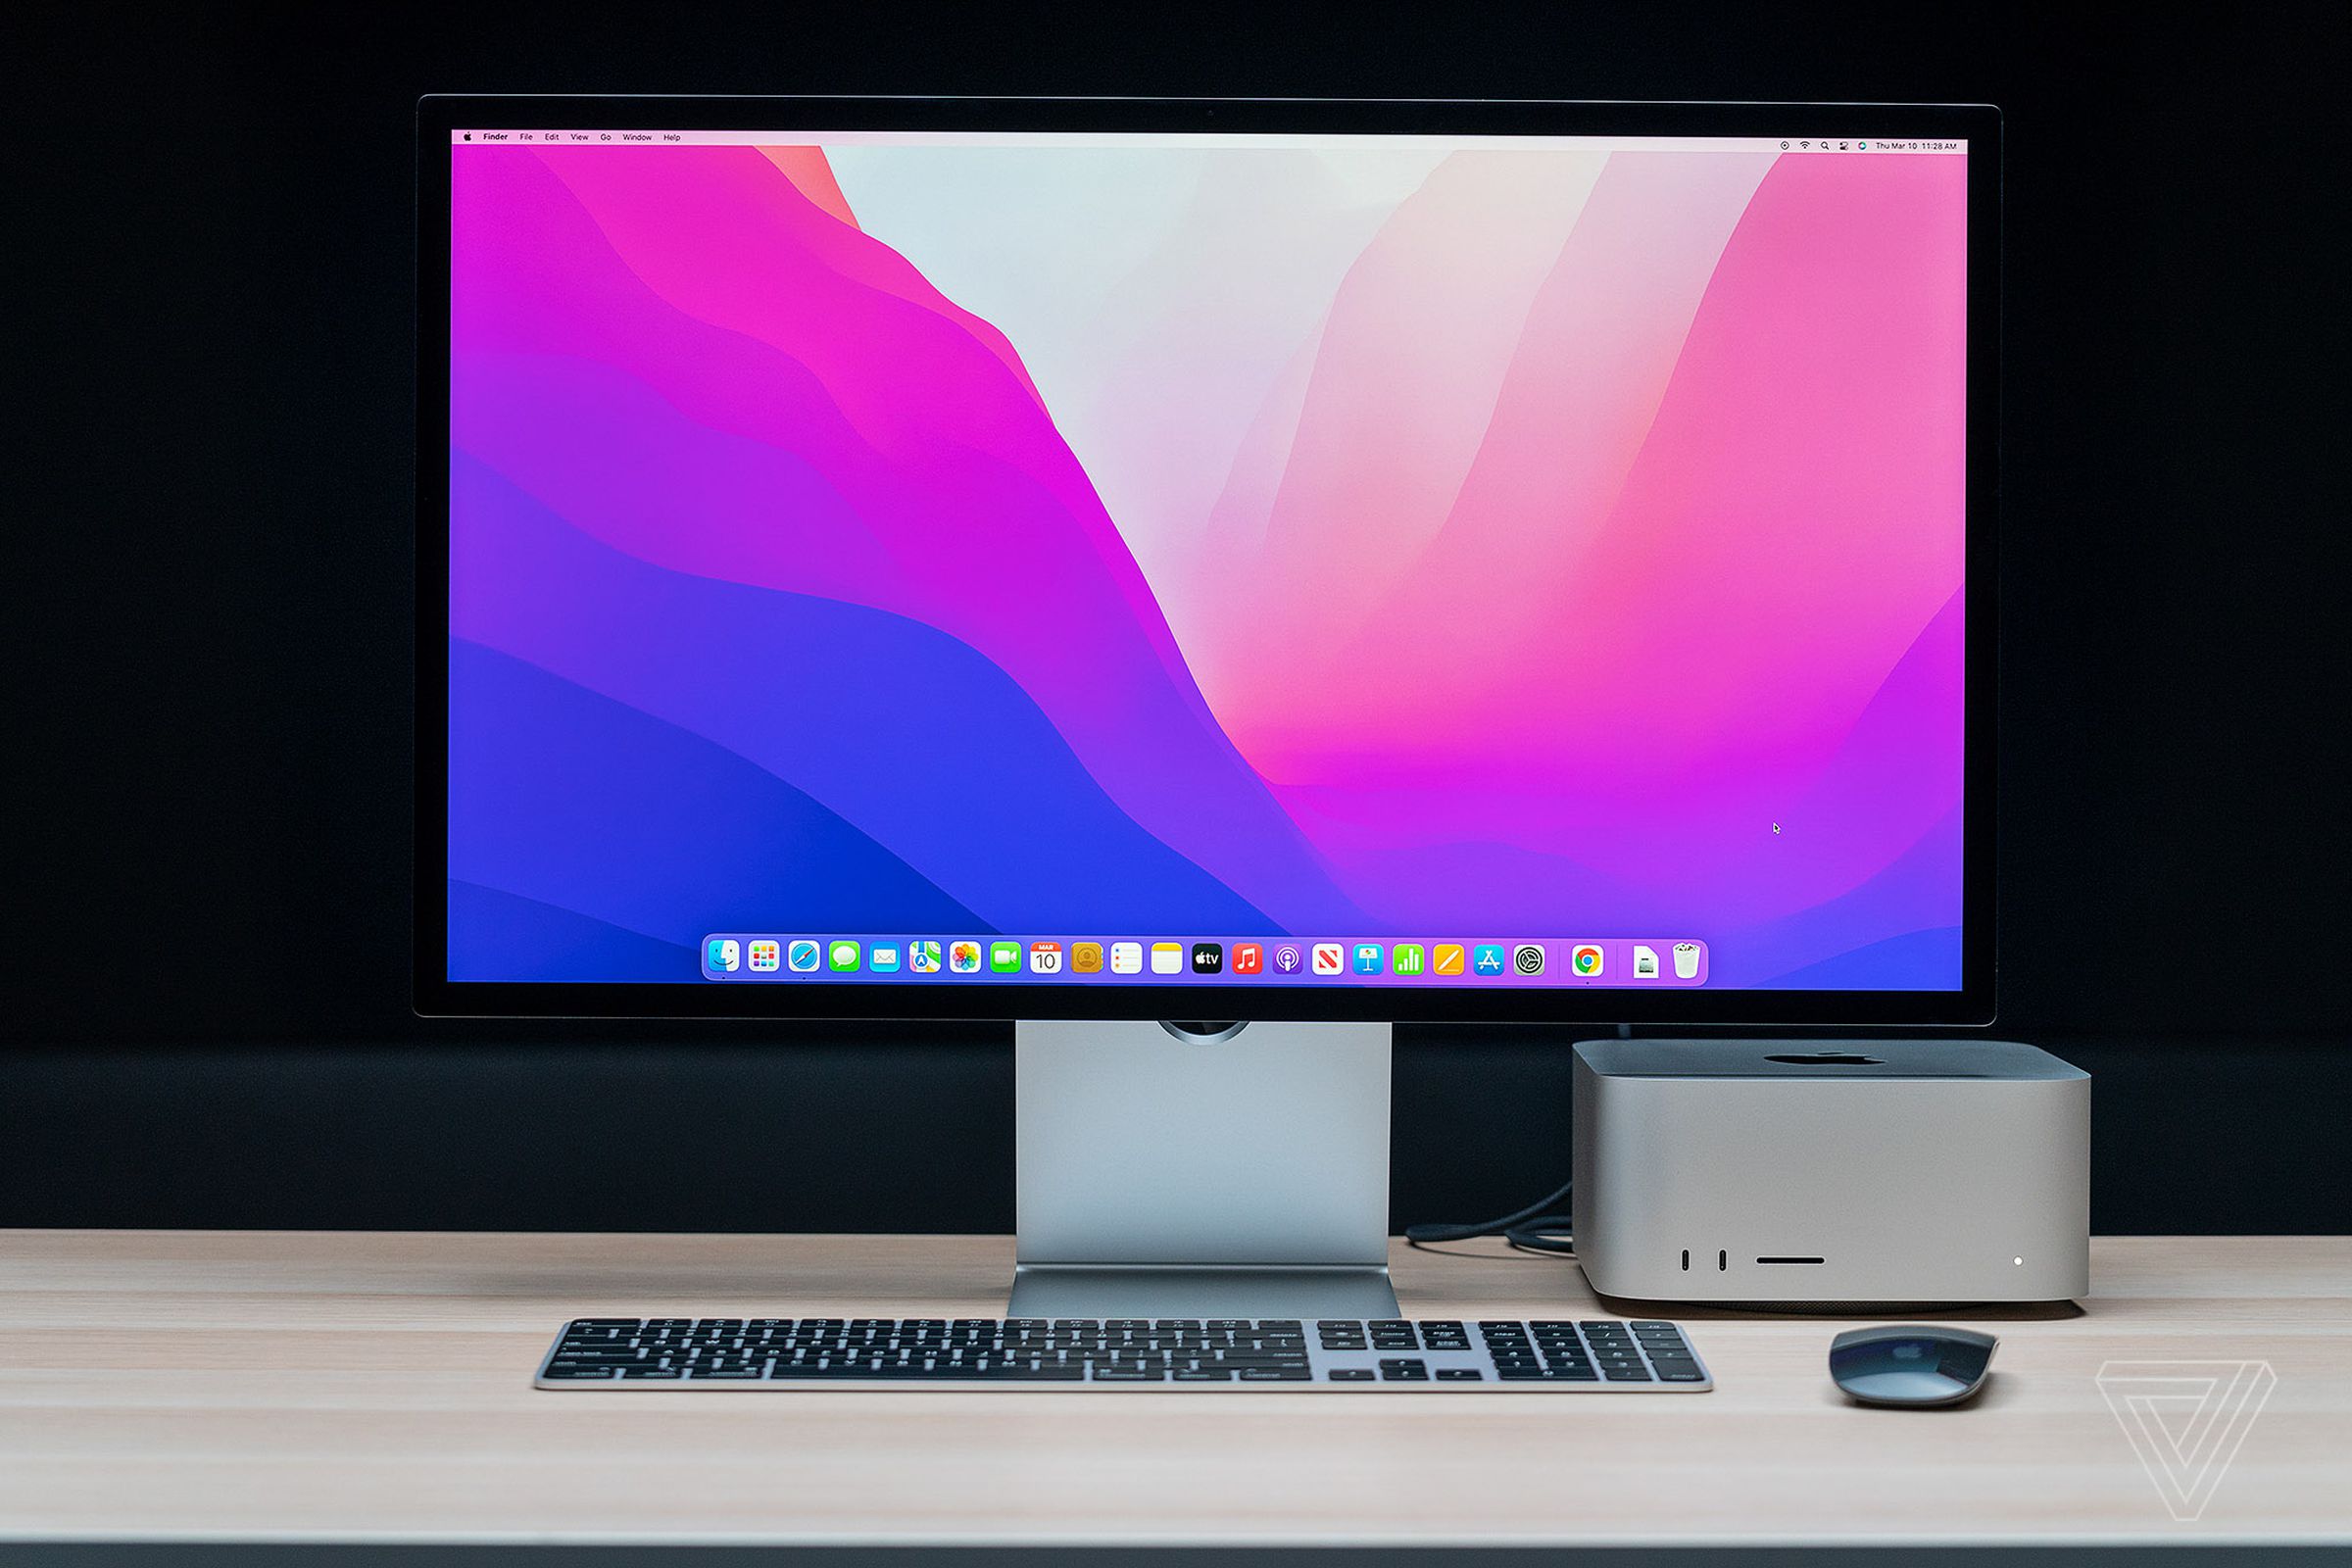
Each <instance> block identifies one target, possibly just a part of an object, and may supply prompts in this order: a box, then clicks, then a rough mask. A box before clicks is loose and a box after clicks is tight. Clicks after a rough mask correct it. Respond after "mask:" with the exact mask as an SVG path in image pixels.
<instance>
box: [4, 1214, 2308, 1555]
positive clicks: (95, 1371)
mask: <svg viewBox="0 0 2352 1568" xmlns="http://www.w3.org/2000/svg"><path fill="white" fill-rule="evenodd" d="M1454 1251H1455V1252H1456V1253H1457V1254H1460V1255H1440V1254H1437V1253H1432V1252H1424V1251H1415V1250H1409V1249H1406V1248H1403V1247H1402V1246H1401V1245H1399V1247H1398V1249H1397V1256H1396V1272H1397V1287H1398V1291H1399V1294H1400V1295H1401V1297H1402V1298H1403V1300H1404V1305H1405V1310H1406V1311H1407V1312H1408V1313H1410V1314H1413V1315H1416V1316H1424V1317H1478V1316H1482V1315H1484V1316H1559V1315H1569V1316H1575V1315H1596V1314H1601V1313H1602V1310H1603V1309H1601V1308H1599V1307H1598V1306H1596V1305H1595V1303H1594V1302H1593V1299H1592V1298H1591V1297H1590V1296H1589V1295H1588V1294H1587V1293H1586V1291H1585V1288H1584V1282H1583V1277H1582V1276H1581V1275H1580V1274H1579V1273H1577V1271H1576V1270H1575V1269H1574V1268H1573V1267H1571V1266H1569V1265H1566V1264H1564V1263H1561V1262H1558V1261H1555V1260H1551V1259H1545V1258H1537V1257H1533V1256H1526V1255H1521V1254H1516V1253H1510V1252H1507V1251H1505V1250H1501V1249H1499V1248H1497V1247H1494V1246H1489V1245H1485V1244H1473V1245H1471V1246H1468V1247H1464V1248H1461V1249H1456V1250H1454ZM1011 1261H1012V1252H1011V1245H1010V1243H1009V1242H1008V1241H1006V1240H1005V1239H1001V1238H920V1237H839V1236H834V1237H818V1236H776V1237H752V1236H512V1235H418V1234H403V1235H386V1234H367V1235H362V1234H288V1233H253V1232H233V1233H224V1232H208V1233H196V1232H79V1231H75V1232H61V1231H0V1539H8V1540H19V1541H23V1540H27V1539H47V1540H72V1539H81V1540H88V1539H113V1540H132V1539H150V1540H152V1539H175V1540H204V1539H212V1540H222V1539H228V1540H256V1541H258V1540H310V1541H441V1542H512V1541H534V1540H535V1541H577V1542H590V1541H617V1540H639V1541H644V1540H663V1541H700V1542H710V1543H716V1542H722V1541H735V1542H777V1543H783V1542H799V1543H833V1544H851V1543H873V1544H880V1543H916V1542H937V1543H948V1542H954V1543H992V1544H1019V1543H1048V1542H1054V1543H1094V1544H1111V1543H1239V1542H1256V1543H1277V1542H1282V1543H1329V1544H1372V1543H1394V1544H1439V1543H1455V1542H1459V1543H1472V1542H1476V1543H1503V1542H1515V1543H1551V1544H1573V1543H1588V1544H1603V1543H1616V1544H1632V1543H1670V1542H1671V1543H1730V1542H1746V1543H1756V1544H1765V1543H1809V1542H1824V1543H1826V1542H1855V1543H1859V1542H1880V1543H1893V1542H1924V1541H1935V1542H1964V1541H1965V1542H1980V1543H1985V1542H2011V1543H2026V1542H2043V1543H2067V1542H2090V1541H2137V1542H2189V1541H2202V1542H2208V1543H2210V1542H2217V1541H2236V1542H2253V1541H2271V1542H2288V1541H2305V1542H2310V1541H2330V1542H2339V1543H2340V1542H2345V1541H2352V1239H2347V1238H2317V1237H2302V1238H2130V1239H2111V1240H2104V1241H2101V1242H2099V1243H2098V1244H2097V1245H2096V1247H2095V1249H2094V1251H2093V1254H2092V1269H2091V1277H2092V1280H2093V1289H2094V1295H2093V1297H2092V1299H2090V1300H2088V1301H2086V1302H2084V1303H2083V1310H2082V1312H2081V1313H2080V1314H2068V1315H2064V1316H2055V1317H2041V1318H2023V1317H2017V1316H2007V1315H1999V1314H1992V1315H1985V1316H1976V1317H1962V1318H1958V1319H1955V1320H1956V1321H1964V1322H1977V1323H1984V1324H1988V1325H1989V1326H1991V1327H1992V1328H1993V1329H1994V1331H1995V1332H1997V1333H1999V1334H2000V1336H2001V1338H2002V1345H2001V1349H2000V1352H1999V1355H1998V1357H1997V1358H1996V1359H1995V1361H1994V1367H1995V1371H1994V1377H1993V1382H1992V1383H1991V1385H1990V1386H1989V1387H1988V1388H1987V1389H1986V1391H1985V1395H1984V1396H1983V1397H1981V1398H1980V1399H1979V1400H1978V1401H1977V1402H1976V1403H1975V1404H1974V1405H1971V1406H1968V1407H1964V1408H1962V1409H1958V1410H1952V1411H1945V1412H1911V1411H1881V1410H1869V1409H1863V1408H1859V1407H1856V1406H1852V1405H1849V1404H1848V1403H1847V1402H1846V1401H1845V1400H1844V1399H1843V1398H1842V1397H1840V1396H1839V1395H1838V1393H1837V1392H1836V1391H1835V1390H1834V1389H1833V1388H1832V1387H1831V1385H1830V1383H1829V1380H1828V1378H1827V1376H1826V1374H1825V1372H1824V1370H1823V1358H1824V1354H1825V1351H1826V1348H1827V1346H1828V1342H1829V1339H1830V1336H1831V1335H1832V1334H1833V1333H1834V1332H1836V1331H1837V1330H1838V1329H1839V1328H1843V1327H1846V1326H1848V1323H1847V1321H1846V1320H1832V1319H1823V1318H1788V1317H1769V1316H1758V1315H1752V1314H1726V1313H1710V1312H1705V1311H1700V1310H1695V1309H1694V1310H1688V1311H1684V1312H1680V1313H1677V1314H1674V1315H1676V1316H1678V1317H1679V1318H1680V1319H1681V1320H1682V1321H1684V1322H1686V1323H1687V1324H1689V1325H1690V1326H1691V1334H1692V1337H1693V1339H1694V1340H1695V1341H1696V1343H1697V1344H1698V1346H1699V1348H1700V1351H1701V1353H1702V1354H1703V1355H1705V1356H1706V1358H1707V1360H1708V1362H1709V1363H1710V1364H1711V1365H1712V1367H1713V1368H1714V1371H1715V1375H1716V1379H1717V1383H1718V1388H1717V1390H1716V1392H1714V1393H1711V1394H1705V1395H1697V1396H1654V1397H1641V1396H1634V1397H1624V1396H1597V1397H1596V1396H1589V1395H1586V1396H1580V1395H1566V1396H1561V1397H1540V1396H1525V1395H1521V1396H1487V1397H1482V1396H1478V1395H1472V1394H1464V1395H1458V1396H1451V1397H1437V1396H1428V1395H1421V1396H1415V1395H1401V1394H1399V1395H1388V1394H1352V1393H1336V1392H1335V1393H1311V1394H1310V1393H1293V1392H1257V1391H1252V1392H1250V1393H1241V1392H1238V1391H1234V1392H1224V1393H1186V1394H1175V1393H1162V1394H1149V1393H1132V1394H1130V1393H1114V1394H1066V1393H1050V1392H1037V1393H1005V1392H994V1391H992V1392H972V1391H954V1392H921V1393H899V1392H887V1393H872V1394H867V1393H843V1392H832V1393H788V1392H775V1393H730V1394H719V1393H707V1394H701V1395H696V1394H689V1393H672V1392H648V1393H626V1394H623V1393H593V1392H563V1393H539V1392H535V1391H533V1390H532V1388H531V1387H530V1377H531V1373H532V1370H533V1369H534V1367H535V1365H536V1363H537V1361H538V1359H539V1356H540V1354H541V1352H542V1351H543V1350H544V1349H545V1348H546V1346H547V1343H548V1340H549V1338H550V1336H551V1335H552V1334H553V1332H554V1331H555V1329H556V1328H557V1326H558V1325H559V1324H561V1323H562V1322H563V1321H564V1320H565V1319H566V1318H569V1317H573V1316H591V1315H606V1314H629V1313H635V1314H644V1315H649V1316H651V1315H661V1316H685V1315H690V1314H699V1315H706V1316H734V1315H760V1316H772V1315H809V1314H813V1313H817V1312H824V1313H827V1314H838V1315H858V1314H867V1315H877V1316H880V1315H901V1316H918V1315H919V1316H948V1317H954V1316H987V1315H996V1314H999V1313H1001V1312H1002V1311H1003V1309H1004V1304H1005V1301H1004V1290H1005V1284H1006V1282H1007V1280H1008V1278H1009V1272H1010V1268H1011ZM2151 1358H2191V1359H2196V1358H2205V1359H2217V1358H2227V1359H2232V1360H2234V1359H2246V1358H2260V1359H2264V1360H2267V1361H2268V1362H2270V1364H2271V1365H2272V1367H2273V1368H2274V1369H2275V1370H2276V1372H2277V1375H2278V1384H2277V1388H2276V1391H2275V1392H2274V1394H2273V1395H2272V1397H2271V1398H2270V1401H2269V1405H2268V1407H2267V1409H2266V1410H2265V1411H2264V1412H2263V1414H2262V1416H2261V1418H2260V1419H2259V1420H2258V1421H2257V1422H2256V1423H2255V1425H2254V1427H2253V1428H2252V1431H2251V1434H2250V1436H2248V1437H2247V1438H2246V1440H2245V1443H2244V1446H2243V1447H2242V1448H2241V1449H2240V1450H2239V1452H2238V1454H2237V1457H2236V1461H2235V1463H2234V1465H2233V1467H2232V1468H2231V1469H2230V1470H2229V1473H2228V1475H2227V1477H2226V1479H2225V1480H2224V1481H2223V1483H2222V1485H2221V1487H2220V1489H2219V1491H2218V1493H2217V1494H2216V1495H2215V1496H2214V1497H2213V1500H2212V1501H2211V1503H2210V1504H2209V1506H2208V1507H2207V1508H2206V1510H2205V1513H2204V1516H2203V1518H2202V1519H2201V1520H2198V1521H2196V1522H2193V1523H2176V1522H2174V1520H2173V1519H2172V1518H2171V1516H2170V1515H2169V1514H2168V1512H2167V1511H2166V1509H2165V1507H2164V1506H2163V1504H2162V1503H2161V1501H2160V1500H2159V1496H2158V1494H2157V1491H2156V1489H2155V1487H2154V1485H2153V1484H2152V1482H2151V1481H2150V1479H2149V1477H2148V1475H2147V1474H2145V1473H2144V1472H2143V1471H2142V1469H2141V1467H2140V1464H2139V1462H2138V1461H2137V1460H2136V1459H2135V1458H2134V1457H2133V1454H2132V1450H2131V1446H2130V1445H2129V1443H2128V1442H2127V1441H2126V1439H2125V1436H2124V1433H2123V1431H2122V1429H2121V1428H2120V1427H2119V1426H2118V1424H2117V1421H2116V1419H2115V1417H2114V1416H2113V1415H2112V1414H2111V1413H2110V1412H2109V1410H2108V1408H2107V1406H2106V1404H2105V1402H2104V1401H2103V1400H2102V1399H2101V1397H2100V1394H2099V1391H2098V1389H2097V1388H2096V1386H2095V1384H2094V1377H2095V1375H2096V1374H2097V1372H2098V1370H2099V1366H2100V1364H2101V1363H2102V1362H2104V1361H2107V1360H2109V1359H2151Z"/></svg>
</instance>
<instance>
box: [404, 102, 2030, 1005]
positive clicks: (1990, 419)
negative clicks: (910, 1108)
mask: <svg viewBox="0 0 2352 1568" xmlns="http://www.w3.org/2000/svg"><path fill="white" fill-rule="evenodd" d="M550 126H563V127H564V128H582V129H598V128H609V129H625V128H646V127H661V128H666V129H676V130H734V129H741V130H793V129H809V130H1013V131H1082V132H1083V131H1129V132H1183V131H1192V132H1201V131H1244V132H1260V133H1286V132H1287V133H1299V132H1323V133H1346V134H1355V135H1397V134H1416V133H1418V134H1440V135H1462V134H1472V135H1632V136H1652V135H1654V136H1711V135H1712V136H1787V135H1791V134H1798V133H1802V134H1806V135H1813V136H1819V135H1823V134H1827V135H1830V136H1838V137H1865V136H1890V137H1902V138H1905V139H1921V140H1928V139H1964V140H1966V141H1967V142H1968V144H1969V151H1968V296H1967V298H1968V345H1967V364H1968V410H1967V417H1966V430H1967V478H1966V496H1967V519H1966V526H1967V542H1966V573H1967V576H1966V591H1967V598H1966V601H1965V606H1964V612H1965V614H1964V628H1963V635H1964V637H1965V639H1966V645H1967V646H1966V659H1965V666H1964V667H1965V674H1964V679H1965V683H1966V702H1965V709H1966V713H1965V726H1966V734H1965V738H1964V747H1965V757H1964V765H1963V785H1962V787H1963V791H1964V796H1963V800H1962V808H1961V832H1962V878H1961V881H1962V886H1961V974H1962V984H1961V987H1960V989H1958V990H1954V991H1799V990H1788V991H1782V990H1714V989H1710V988H1705V987H1700V988H1696V989H1681V988H1666V989H1660V990H1642V989H1639V988H1633V987H1609V986H1597V987H1575V986H1568V987H1551V988H1543V989H1536V988H1521V987H1507V988H1504V987H1497V988H1495V989H1493V990H1484V989H1481V988H1479V987H1476V986H1452V987H1435V986H1433V987H1430V988H1428V989H1418V988H1415V989H1406V988H1400V987H1394V986H1378V987H1373V986H1352V985H1348V984H1345V983H1337V984H1308V985H1274V984H1264V983H1258V982H1249V983H1236V984H1230V985H1224V986H1203V985H1199V984H1192V985H1181V986H1154V985H1124V984H1120V985H1107V984H1106V985H1081V984H1058V985H1048V984H1034V983H1024V982H1017V981H1005V982H1000V981H996V980H993V979H992V980H986V981H946V982H944V983H938V984H931V983H925V982H920V981H908V982H902V983H899V984H893V985H877V984H872V983H860V984H843V983H827V982H824V981H809V982H802V981H788V982H781V983H775V984H758V985H755V984H733V985H724V984H715V983H712V982H710V981H708V980H703V979H700V978H691V979H684V980H679V981H674V982H670V981H663V982H579V983H556V982H540V981H512V982H510V981H453V980H451V979H449V978H448V961H449V931H448V908H449V906H448V899H447V896H446V888H447V885H448V836H449V801H448V790H447V782H448V770H449V755H448V720H449V522H450V519H449V443H448V441H447V440H446V438H444V439H441V440H438V441H426V440H424V439H423V432H425V431H428V430H437V431H442V432H446V431H447V430H448V427H449V307H450V290H449V266H448V259H449V221H450V162H451V160H450V147H451V141H450V138H451V136H452V135H453V133H455V132H457V131H458V130H459V129H460V128H461V127H472V128H482V127H494V128H511V129H517V130H525V129H540V128H546V127H550ZM2000 138H2001V118H2000V112H1999V110H1997V109H1995V108H1993V107H1991V106H1989V105H1983V104H1816V103H1672V102H1658V103H1642V102H1632V101H1625V102H1589V101H1580V102H1569V101H1528V100H1509V101H1495V100H1476V101H1472V100H1442V99H1413V100H1382V101H1374V100H1335V99H1167V98H940V97H832V96H777V97H673V96H626V97H573V96H562V95H549V96H508V95H471V94H450V95H442V94H434V95H429V96H427V97H424V98H421V99H419V100H418V103H417V443H416V550H417V616H416V624H417V648H416V661H417V662H416V671H417V693H416V696H417V701H416V717H417V747H416V754H417V779H416V788H417V796H416V844H415V867H416V873H415V883H414V887H413V890H412V896H413V902H414V919H413V922H412V925H413V931H414V937H415V951H414V962H413V976H414V979H413V994H412V1002H413V1005H414V1006H415V1008H416V1010H417V1013H419V1014H420V1015H423V1016H428V1017H632V1018H809V1019H815V1018H907V1019H934V1018H962V1019H983V1020H1003V1019H1021V1018H1193V1017H1201V1016H1203V1015H1215V1016H1224V1015H1227V1014H1230V1015H1233V1016H1246V1017H1249V1018H1254V1019H1265V1020H1295V1019H1296V1020H1320V1019H1328V1020H1335V1021H1348V1020H1371V1021H1394V1022H1417V1021H1455V1022H1492V1023H1561V1024H1604V1023H1605V1024H1615V1023H1639V1024H1654V1023H1673V1024H1679V1025H1693V1026H1708V1025H1758V1026H1771V1025H1805V1026H1909V1025H1983V1024H1987V1023H1990V1022H1991V1021H1992V1019H1993V1015H1994V985H1995V974H1996V967H1997V963H1996V935H1997V932H1996V929H1995V910H1994V905H1993V864H1994V853H1995V843H1994V833H1995V826H1996V822H1995V813H1994V786H1995V782H1996V776H1997V756H1996V748H1997V736H1996V734H1995V713H1996V706H1995V698H1996V686H1995V682H1996V677H1997V674H1998V668H1997V665H1998V659H1997V653H1998V648H1997V637H1998V626H1999V621H1998V613H1997V610H1998V595H1997V587H1998V579H1997V575H1996V573H1997V570H1998V565H1999V561H1998V555H1997V549H1996V542H1997V541H1996V533H1997V526H1996V525H1997V518H1998V510H1999V502H2000V487H1999V472H2000V324H2001V322H2000V306H2001V297H2000V286H2001V195H2000V190H2001V183H2000V170H2001V141H2000ZM943 934H952V935H977V936H986V935H989V934H990V933H986V932H971V933H943ZM1120 934H1121V935H1125V934H1126V933H1120ZM1600 934H1602V935H1606V934H1608V933H1600Z"/></svg>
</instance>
